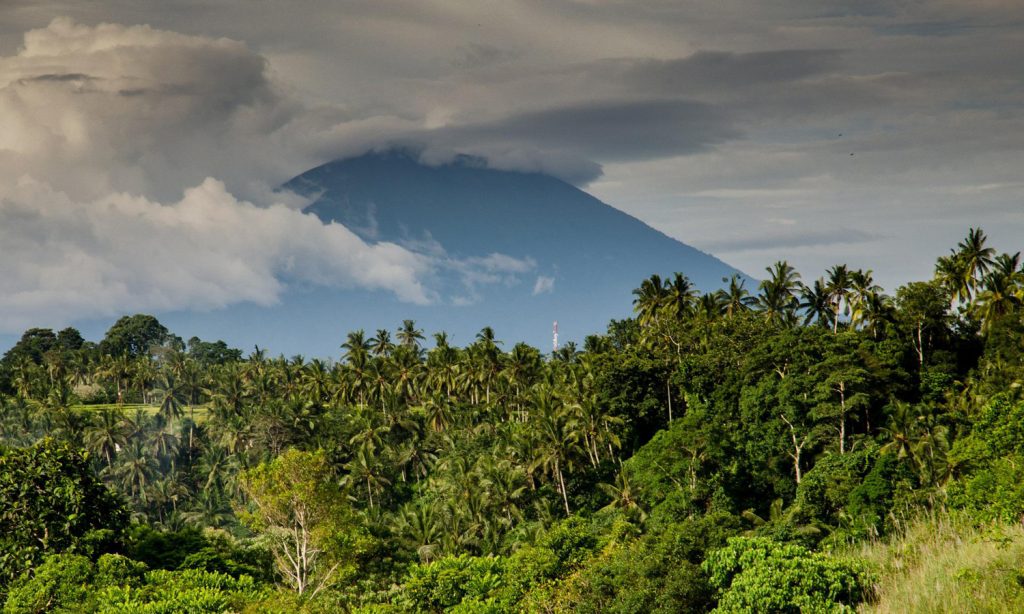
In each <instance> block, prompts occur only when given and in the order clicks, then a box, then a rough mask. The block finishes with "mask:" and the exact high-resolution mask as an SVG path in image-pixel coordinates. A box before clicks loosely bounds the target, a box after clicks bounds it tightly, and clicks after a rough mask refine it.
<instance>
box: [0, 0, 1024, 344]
mask: <svg viewBox="0 0 1024 614" xmlns="http://www.w3.org/2000/svg"><path fill="white" fill-rule="evenodd" d="M1022 66H1024V2H1020V1H1019V0H1012V1H1011V0H887V1H884V2H882V1H874V0H859V1H839V0H819V1H816V2H807V1H796V0H773V1H768V2H736V1H734V0H717V1H714V2H712V1H705V2H690V1H679V0H675V1H668V0H608V1H597V0H575V1H562V0H549V1H544V2H541V1H539V0H500V1H498V0H478V1H475V2H465V1H454V0H394V1H392V0H355V1H331V2H326V1H323V2H320V1H289V2H284V1H275V0H216V1H212V2H211V1H199V0H123V1H121V0H111V1H101V0H79V1H75V2H46V1H39V0H30V1H29V0H24V1H23V0H0V333H15V332H20V331H21V330H24V328H26V327H27V326H36V325H46V326H60V325H63V324H66V323H71V322H73V321H74V320H75V319H77V318H84V317H106V316H116V315H119V314H121V313H125V312H133V311H153V310H173V309H178V310H181V309H185V310H188V309H218V308H222V307H226V306H228V305H231V304H235V303H238V302H240V301H244V302H251V303H256V304H258V305H271V304H274V303H275V302H276V301H277V300H279V299H280V297H281V296H282V293H284V292H287V288H288V284H289V283H290V281H294V280H297V281H299V282H302V283H313V284H319V285H325V286H337V287H344V288H365V289H367V290H383V291H386V292H390V293H392V294H393V295H394V296H395V297H397V298H398V299H399V300H401V301H406V302H409V303H413V304H427V303H430V302H432V301H436V300H439V297H437V296H436V292H435V290H434V289H433V288H431V287H430V281H429V280H430V279H431V276H432V273H433V271H435V270H436V269H437V267H438V266H441V265H440V264H439V263H438V262H436V261H435V260H434V258H433V257H432V256H431V254H429V253H423V252H418V251H416V250H415V249H411V248H410V247H409V246H402V245H394V244H388V243H376V244H374V243H367V242H365V241H364V240H362V239H361V238H359V236H357V235H356V234H355V233H353V232H351V231H350V230H349V229H347V228H345V227H344V226H341V225H338V224H330V225H324V224H322V223H320V222H319V221H318V220H316V219H315V218H314V217H313V216H311V215H309V214H305V213H303V212H302V207H303V205H304V204H306V203H305V202H304V201H302V200H301V199H299V198H297V197H295V196H293V195H287V194H281V193H279V192H275V191H274V188H275V187H276V186H278V185H280V184H281V183H282V182H284V181H286V180H287V179H289V178H291V177H293V176H295V175H297V174H299V173H301V172H303V171H305V170H307V169H308V168H311V167H313V166H316V165H317V164H320V163H323V162H326V161H328V160H331V159H335V158H339V157H345V156H352V155H357V154H361V153H364V152H366V151H368V150H371V149H386V148H388V147H395V146H403V147H409V146H411V147H415V148H417V149H418V150H420V151H422V159H423V160H424V161H425V162H427V163H431V164H439V163H443V162H445V161H447V160H450V159H452V157H453V156H454V155H456V154H459V153H468V154H474V155H479V156H482V157H484V158H486V159H487V160H488V163H489V164H490V165H491V166H492V167H495V168H502V169H512V170H526V171H541V172H546V173H550V174H553V175H556V176H558V177H560V178H563V179H565V180H567V181H570V182H572V183H574V184H576V185H578V186H580V187H581V188H583V189H585V190H587V191H588V192H590V193H592V194H594V195H595V196H597V197H598V198H600V199H602V200H604V201H605V202H607V203H609V204H611V205H613V206H615V207H618V208H620V209H622V210H623V211H626V212H627V213H630V214H632V215H634V216H636V217H638V218H640V219H641V220H643V221H645V222H647V223H648V224H650V225H651V226H653V227H655V228H657V229H658V230H661V231H663V232H665V233H666V234H668V235H670V236H672V237H675V238H677V239H679V240H681V241H683V242H685V243H688V244H690V245H693V246H695V247H697V248H700V249H703V250H705V251H708V252H710V253H713V254H714V255H716V256H718V257H719V258H721V259H723V260H724V261H726V262H728V263H729V264H731V265H733V266H736V267H737V268H739V269H741V270H743V271H745V272H747V273H748V274H750V275H752V276H754V277H758V276H759V274H760V273H762V272H763V271H764V269H765V267H767V266H769V265H770V264H771V263H772V262H774V261H776V260H779V259H787V260H788V261H789V262H790V263H791V264H793V265H795V266H796V267H797V268H798V270H800V271H801V272H802V273H803V275H804V278H805V279H807V280H809V279H813V278H816V277H817V276H818V275H820V274H821V273H822V272H823V271H824V270H825V269H826V268H827V267H829V266H831V265H833V264H836V263H840V262H843V263H847V264H849V265H850V266H851V267H855V268H866V269H872V270H873V271H874V275H875V279H876V280H877V281H879V282H880V283H882V284H883V285H884V286H885V287H886V288H887V289H889V290H890V291H891V290H893V289H895V287H896V286H897V285H899V284H901V283H904V282H906V281H909V280H912V279H922V278H927V277H929V276H930V275H931V272H932V267H933V264H934V260H935V258H936V257H937V256H940V255H943V254H945V253H947V252H948V250H949V249H950V248H951V247H953V246H955V244H956V242H957V241H958V240H959V239H960V238H962V237H963V236H964V235H965V234H966V232H967V229H968V228H969V227H972V226H980V227H982V228H984V230H985V231H986V233H987V234H988V235H989V237H990V241H991V243H992V244H993V245H994V246H995V247H996V248H998V249H1000V250H1002V251H1008V252H1015V251H1018V250H1020V249H1022V248H1024V245H1022V243H1024V240H1022V238H1024V70H1022V68H1021V67H1022ZM240 229H244V231H241V230H240Z"/></svg>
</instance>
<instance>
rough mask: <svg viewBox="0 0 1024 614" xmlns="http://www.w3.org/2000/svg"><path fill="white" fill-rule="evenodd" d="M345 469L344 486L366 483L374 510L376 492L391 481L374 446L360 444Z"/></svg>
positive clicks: (370, 503)
mask: <svg viewBox="0 0 1024 614" xmlns="http://www.w3.org/2000/svg"><path fill="white" fill-rule="evenodd" d="M345 471H347V472H348V474H347V475H345V477H344V478H342V486H346V485H352V486H353V487H356V486H359V485H361V484H365V486H366V498H367V502H368V503H369V505H370V509H371V510H372V509H373V507H374V504H373V495H374V493H379V492H381V491H382V490H383V489H384V487H385V486H387V485H388V484H390V483H391V482H390V481H389V480H388V479H387V478H386V477H385V476H384V472H383V471H382V470H381V467H380V464H379V462H378V461H377V458H376V455H374V454H373V447H372V446H370V445H367V444H363V445H361V446H359V448H358V449H357V450H356V453H355V456H354V457H353V458H352V460H351V461H350V462H348V463H347V464H345Z"/></svg>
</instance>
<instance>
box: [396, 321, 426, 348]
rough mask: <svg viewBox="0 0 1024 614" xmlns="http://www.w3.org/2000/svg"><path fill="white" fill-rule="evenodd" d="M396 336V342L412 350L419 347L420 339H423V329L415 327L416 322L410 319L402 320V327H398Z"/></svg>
mask: <svg viewBox="0 0 1024 614" xmlns="http://www.w3.org/2000/svg"><path fill="white" fill-rule="evenodd" d="M395 337H396V338H398V342H399V343H400V344H402V346H403V347H407V348H410V349H413V350H419V349H420V341H423V338H424V337H423V331H422V330H418V329H417V328H416V322H413V321H412V320H402V327H401V328H400V329H398V333H397V334H396V335H395Z"/></svg>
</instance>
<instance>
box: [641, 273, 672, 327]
mask: <svg viewBox="0 0 1024 614" xmlns="http://www.w3.org/2000/svg"><path fill="white" fill-rule="evenodd" d="M633 295H634V296H636V298H635V299H633V311H635V312H636V313H637V321H638V322H640V324H642V325H644V326H649V325H651V324H654V323H655V322H657V320H658V315H659V314H660V312H661V310H662V308H663V307H664V306H665V304H666V303H667V302H668V300H669V290H668V288H667V287H665V285H664V284H663V283H662V281H661V276H660V275H651V276H650V277H648V278H647V279H645V280H643V282H642V283H641V284H640V287H639V288H637V289H635V290H633Z"/></svg>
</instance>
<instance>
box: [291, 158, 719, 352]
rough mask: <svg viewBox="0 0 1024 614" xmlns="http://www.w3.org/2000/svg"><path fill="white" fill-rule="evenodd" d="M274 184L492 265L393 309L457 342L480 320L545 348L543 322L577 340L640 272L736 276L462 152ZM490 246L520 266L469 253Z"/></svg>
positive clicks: (350, 218)
mask: <svg viewBox="0 0 1024 614" xmlns="http://www.w3.org/2000/svg"><path fill="white" fill-rule="evenodd" d="M284 188H285V189H289V190H292V191H296V192H299V193H301V194H305V195H308V196H311V197H313V198H314V201H313V203H312V204H311V205H310V206H309V207H308V208H307V211H308V212H312V213H315V214H316V215H317V216H319V217H320V218H321V219H322V220H324V221H325V222H327V221H337V222H340V223H342V224H345V225H346V226H348V227H349V228H351V229H352V230H354V231H355V232H357V233H358V234H360V235H361V236H362V237H363V238H364V239H367V240H371V241H375V240H386V241H394V242H397V243H400V244H404V245H406V246H409V247H411V248H414V249H421V250H422V249H426V250H434V252H435V253H436V252H438V251H439V249H440V248H443V250H444V253H445V254H446V256H447V257H449V258H450V259H455V260H458V261H459V262H467V261H468V262H475V263H476V265H477V267H476V270H475V272H476V273H477V274H486V273H493V274H494V275H493V276H494V277H495V278H497V279H494V280H492V281H491V283H482V282H478V281H476V279H477V277H479V275H468V276H467V275H466V274H465V271H462V270H461V269H459V268H458V267H455V268H454V269H453V270H451V271H447V272H442V273H441V274H440V275H439V279H438V280H437V282H438V287H439V288H440V291H441V297H440V302H441V304H440V305H437V306H434V307H432V308H431V307H427V308H422V307H415V306H411V305H406V306H405V311H406V312H407V315H406V316H405V317H417V316H418V317H420V318H425V319H423V320H422V321H420V322H419V323H420V324H421V325H423V326H425V327H426V328H427V329H428V331H430V330H435V329H436V328H444V326H443V325H441V322H434V321H428V319H429V320H433V319H435V318H436V317H438V316H445V317H440V318H438V319H439V320H440V321H442V322H443V321H447V322H450V324H449V328H446V330H449V332H451V333H453V334H454V335H455V337H456V338H457V339H459V340H461V341H468V340H470V339H471V337H472V334H473V333H475V332H476V331H478V330H479V329H480V328H481V327H483V326H485V325H492V326H494V327H495V328H496V329H497V330H498V333H499V336H501V337H502V338H506V339H509V340H520V339H524V340H526V341H528V342H531V343H533V344H536V345H539V346H540V347H542V348H546V347H548V346H549V344H550V330H551V323H552V321H553V320H558V321H559V323H560V327H561V332H562V334H563V339H570V338H571V339H575V340H577V341H578V340H580V339H582V337H583V336H585V335H586V334H589V333H592V332H601V331H603V330H604V327H605V325H606V324H607V322H608V320H609V319H610V318H612V317H618V318H621V317H624V316H627V315H629V314H630V312H631V300H632V296H631V294H630V292H631V290H632V289H633V288H635V287H637V286H638V285H639V284H640V282H641V281H642V280H643V279H644V278H646V277H647V276H649V275H650V274H651V273H660V274H662V275H665V274H669V273H672V272H674V271H681V272H683V273H685V274H686V275H688V276H689V277H690V278H691V279H692V280H693V281H694V282H695V283H696V284H697V285H698V286H699V287H700V288H702V289H704V290H709V289H713V288H717V287H719V286H720V285H721V280H722V278H723V277H728V276H730V275H732V274H734V273H738V271H736V270H735V269H733V268H732V267H730V266H728V265H727V264H725V263H723V262H721V261H720V260H718V259H717V258H714V257H713V256H710V255H708V254H705V253H703V252H701V251H699V250H697V249H694V248H692V247H690V246H688V245H685V244H683V243H681V242H679V241H676V240H675V239H672V238H670V237H668V236H666V235H664V234H662V233H661V232H658V231H656V230H654V229H653V228H651V227H649V226H647V225H646V224H644V223H643V222H641V221H639V220H637V219H636V218H633V217H631V216H629V215H627V214H625V213H623V212H621V211H619V210H617V209H614V208H613V207H610V206H608V205H606V204H604V203H602V202H601V201H599V200H598V199H596V198H594V197H593V196H590V195H589V194H587V193H585V192H583V191H581V190H579V189H577V188H576V187H574V186H572V185H570V184H568V183H565V182H563V181H560V180H558V179H555V178H553V177H549V176H545V175H541V174H536V173H517V172H508V171H498V170H491V169H487V168H484V167H483V166H482V165H481V164H479V163H478V162H477V161H476V160H473V159H469V158H463V159H460V160H458V161H456V162H455V163H452V164H448V165H444V166H439V167H432V166H426V165H423V164H420V163H419V162H417V161H416V160H415V159H413V158H412V157H410V156H408V155H406V154H402V153H387V154H369V155H364V156H361V157H358V158H353V159H349V160H342V161H337V162H331V163H328V164H325V165H323V166H320V167H317V168H315V169H312V170H310V171H308V172H306V173H303V174H302V175H299V176H298V177H296V178H294V179H292V180H291V181H289V182H288V183H287V184H285V186H284ZM495 253H496V254H501V255H503V256H508V257H511V258H514V259H516V261H518V262H520V263H526V264H525V265H523V266H521V267H520V268H519V269H518V270H516V271H514V272H509V271H491V270H489V269H487V265H486V264H485V263H480V262H479V259H481V258H484V257H487V256H489V255H491V254H495ZM535 291H536V292H535ZM467 303H468V304H467ZM380 307H381V306H380V305H379V303H378V306H375V307H373V308H372V309H374V310H378V309H380ZM385 311H391V309H385ZM399 311H401V310H399ZM452 312H455V313H454V314H453V313H452ZM452 315H454V318H453V317H449V316H452ZM396 324H397V321H396V322H386V321H385V322H380V323H379V325H377V326H379V327H389V328H393V327H394V326H395V325H396ZM377 326H367V328H371V329H372V328H376V327H377Z"/></svg>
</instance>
